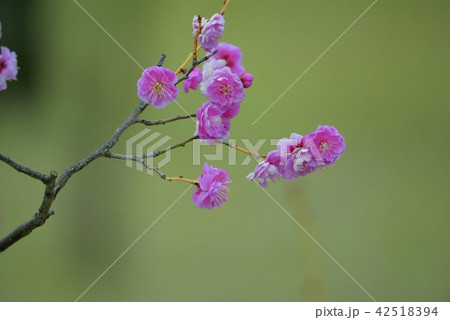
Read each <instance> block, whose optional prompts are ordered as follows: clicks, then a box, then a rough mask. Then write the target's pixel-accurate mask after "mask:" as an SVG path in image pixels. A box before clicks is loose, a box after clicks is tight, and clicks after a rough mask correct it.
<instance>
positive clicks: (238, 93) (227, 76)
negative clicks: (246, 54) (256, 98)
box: [206, 67, 245, 107]
mask: <svg viewBox="0 0 450 320" xmlns="http://www.w3.org/2000/svg"><path fill="white" fill-rule="evenodd" d="M206 97H207V98H209V99H210V100H211V101H212V102H214V103H215V104H217V105H220V106H224V107H225V106H228V107H229V106H231V105H234V104H239V103H241V102H242V100H244V97H245V93H244V86H243V85H242V82H241V80H240V79H239V78H238V76H236V75H235V74H234V73H232V72H231V70H230V68H228V67H225V68H223V69H219V70H216V71H214V73H213V75H212V76H211V77H210V78H209V79H208V80H207V83H206Z"/></svg>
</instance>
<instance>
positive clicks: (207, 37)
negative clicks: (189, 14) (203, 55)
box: [192, 13, 225, 52]
mask: <svg viewBox="0 0 450 320" xmlns="http://www.w3.org/2000/svg"><path fill="white" fill-rule="evenodd" d="M192 26H193V29H194V31H193V34H194V35H195V34H196V33H197V30H198V17H197V16H194V19H193V21H192ZM224 28H225V19H224V17H223V16H222V15H221V14H218V13H216V14H214V15H213V16H212V17H211V18H210V19H208V20H204V19H202V30H201V32H200V35H199V37H198V41H199V42H200V44H201V46H202V48H203V49H205V51H207V52H211V51H213V50H214V49H215V48H216V47H217V44H218V43H219V40H220V39H221V38H222V37H223V31H224Z"/></svg>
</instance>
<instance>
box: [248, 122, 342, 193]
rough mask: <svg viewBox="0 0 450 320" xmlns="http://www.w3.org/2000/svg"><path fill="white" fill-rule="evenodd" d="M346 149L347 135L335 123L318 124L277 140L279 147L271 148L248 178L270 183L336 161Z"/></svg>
mask: <svg viewBox="0 0 450 320" xmlns="http://www.w3.org/2000/svg"><path fill="white" fill-rule="evenodd" d="M344 150H345V140H344V137H342V135H340V134H339V132H338V131H337V129H336V128H334V127H332V126H318V127H317V130H316V131H315V132H311V133H308V134H307V135H306V136H301V135H299V134H297V133H292V134H291V136H290V138H283V139H281V140H280V141H278V144H277V149H276V150H272V151H271V152H269V153H268V154H267V157H266V159H265V160H264V161H262V162H260V163H258V165H257V166H256V168H255V171H254V172H252V173H250V174H249V175H248V176H247V179H248V180H249V181H256V182H258V184H259V185H260V186H261V187H263V188H265V187H267V181H268V180H271V181H276V180H278V179H281V178H283V179H287V180H293V179H295V178H297V177H300V176H306V175H308V174H310V173H312V172H314V171H316V170H317V169H319V168H322V167H325V166H332V165H334V163H335V162H336V160H337V159H339V157H340V155H341V154H342V153H343V152H344Z"/></svg>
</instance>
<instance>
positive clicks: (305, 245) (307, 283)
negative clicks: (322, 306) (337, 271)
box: [287, 182, 326, 301]
mask: <svg viewBox="0 0 450 320" xmlns="http://www.w3.org/2000/svg"><path fill="white" fill-rule="evenodd" d="M287 189H288V190H287V191H288V192H287V194H288V201H289V203H290V206H291V208H292V209H293V210H292V212H293V216H294V217H295V219H297V221H298V222H299V223H300V224H301V225H302V226H303V227H304V228H305V229H306V230H308V232H309V233H311V234H312V235H314V237H315V238H316V239H317V238H318V237H317V236H316V235H317V234H318V233H317V229H316V226H315V223H314V209H313V206H312V203H311V200H310V198H309V197H308V194H307V192H306V190H305V187H304V186H302V185H301V184H300V183H299V182H296V183H292V184H290V185H289V186H288V187H287ZM299 240H300V241H299V242H300V248H301V257H302V262H303V265H302V267H303V268H302V270H303V281H302V292H303V294H304V298H305V301H326V292H325V273H324V265H323V253H322V251H321V250H320V249H319V248H318V247H317V246H316V245H315V244H314V242H313V241H310V239H306V237H305V234H304V233H303V232H302V233H301V234H300V233H299Z"/></svg>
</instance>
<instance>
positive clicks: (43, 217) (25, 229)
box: [0, 171, 58, 252]
mask: <svg viewBox="0 0 450 320" xmlns="http://www.w3.org/2000/svg"><path fill="white" fill-rule="evenodd" d="M57 176H58V175H57V173H56V172H55V171H52V172H51V173H50V175H49V176H48V177H49V179H48V181H47V183H46V186H45V192H44V197H43V199H42V202H41V205H40V207H39V211H38V212H37V213H35V214H34V216H33V218H31V220H29V221H27V222H25V223H22V224H21V225H20V226H18V227H17V228H16V229H14V230H13V231H12V232H11V233H10V234H8V235H7V236H6V237H4V238H3V239H1V240H0V252H2V251H5V250H6V249H8V248H9V247H10V246H11V245H13V244H14V243H16V242H17V241H19V240H20V239H22V238H23V237H25V236H27V235H29V234H30V233H31V232H32V231H33V230H34V229H36V228H38V227H40V226H42V225H43V224H44V223H45V221H47V219H48V218H49V217H50V216H51V215H53V213H54V212H53V211H50V207H51V206H52V203H53V201H54V200H55V196H56V194H55V181H56V177H57Z"/></svg>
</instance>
